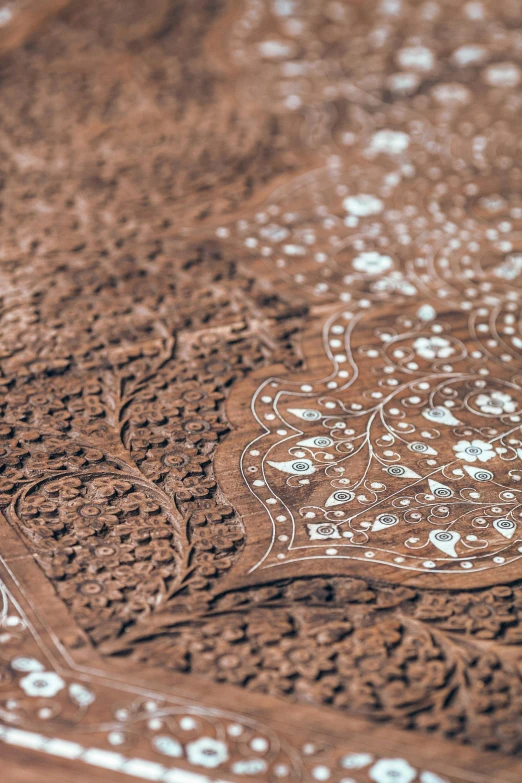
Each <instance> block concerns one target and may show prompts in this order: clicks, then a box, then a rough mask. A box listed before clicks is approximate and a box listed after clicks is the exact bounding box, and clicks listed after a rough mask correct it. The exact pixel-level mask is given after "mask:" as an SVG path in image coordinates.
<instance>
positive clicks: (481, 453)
mask: <svg viewBox="0 0 522 783" xmlns="http://www.w3.org/2000/svg"><path fill="white" fill-rule="evenodd" d="M453 451H454V452H455V455H456V456H457V457H458V458H459V459H464V460H466V462H476V461H477V460H479V462H488V461H489V460H490V459H493V457H494V456H495V450H494V449H493V448H492V447H491V444H489V443H487V442H486V441H484V440H472V441H469V440H459V442H458V443H457V445H456V446H453Z"/></svg>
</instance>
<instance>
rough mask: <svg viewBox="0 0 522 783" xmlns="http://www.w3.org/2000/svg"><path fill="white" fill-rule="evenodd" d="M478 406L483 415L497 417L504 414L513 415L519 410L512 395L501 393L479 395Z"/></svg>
mask: <svg viewBox="0 0 522 783" xmlns="http://www.w3.org/2000/svg"><path fill="white" fill-rule="evenodd" d="M476 404H477V407H479V408H480V410H481V411H482V413H492V414H494V415H495V416H501V415H502V414H503V413H513V411H515V410H516V408H517V406H516V403H515V402H514V400H513V397H512V396H511V395H510V394H506V393H505V392H499V391H494V392H491V394H479V396H478V397H477V399H476Z"/></svg>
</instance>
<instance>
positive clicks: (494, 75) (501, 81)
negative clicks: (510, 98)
mask: <svg viewBox="0 0 522 783" xmlns="http://www.w3.org/2000/svg"><path fill="white" fill-rule="evenodd" d="M484 78H485V80H486V82H487V83H488V84H490V85H491V86H492V87H516V86H517V84H518V83H519V82H520V68H519V67H518V65H516V64H515V63H509V62H508V63H493V64H492V65H490V66H489V67H488V68H486V71H485V73H484Z"/></svg>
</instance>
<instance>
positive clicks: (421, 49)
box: [397, 46, 435, 71]
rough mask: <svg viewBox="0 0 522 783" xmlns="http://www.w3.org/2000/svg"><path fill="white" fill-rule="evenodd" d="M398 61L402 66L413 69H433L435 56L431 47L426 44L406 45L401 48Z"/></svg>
mask: <svg viewBox="0 0 522 783" xmlns="http://www.w3.org/2000/svg"><path fill="white" fill-rule="evenodd" d="M397 62H398V63H399V65H400V66H401V67H402V68H405V69H406V70H408V69H410V68H411V70H413V71H431V69H432V68H433V66H434V65H435V58H434V56H433V52H432V51H431V49H428V48H427V47H426V46H406V47H405V48H404V49H400V50H399V52H398V55H397Z"/></svg>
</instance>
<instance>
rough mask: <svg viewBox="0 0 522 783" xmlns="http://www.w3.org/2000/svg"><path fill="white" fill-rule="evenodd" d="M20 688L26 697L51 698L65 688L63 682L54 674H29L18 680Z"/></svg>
mask: <svg viewBox="0 0 522 783" xmlns="http://www.w3.org/2000/svg"><path fill="white" fill-rule="evenodd" d="M20 687H21V688H22V689H23V690H24V691H25V693H26V694H27V695H28V696H38V697H41V698H52V697H53V696H56V694H57V693H58V692H59V691H61V690H62V688H65V682H64V681H63V680H62V678H61V677H60V676H59V675H58V674H55V672H30V673H29V674H28V675H27V676H26V677H24V678H23V679H22V680H20Z"/></svg>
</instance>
